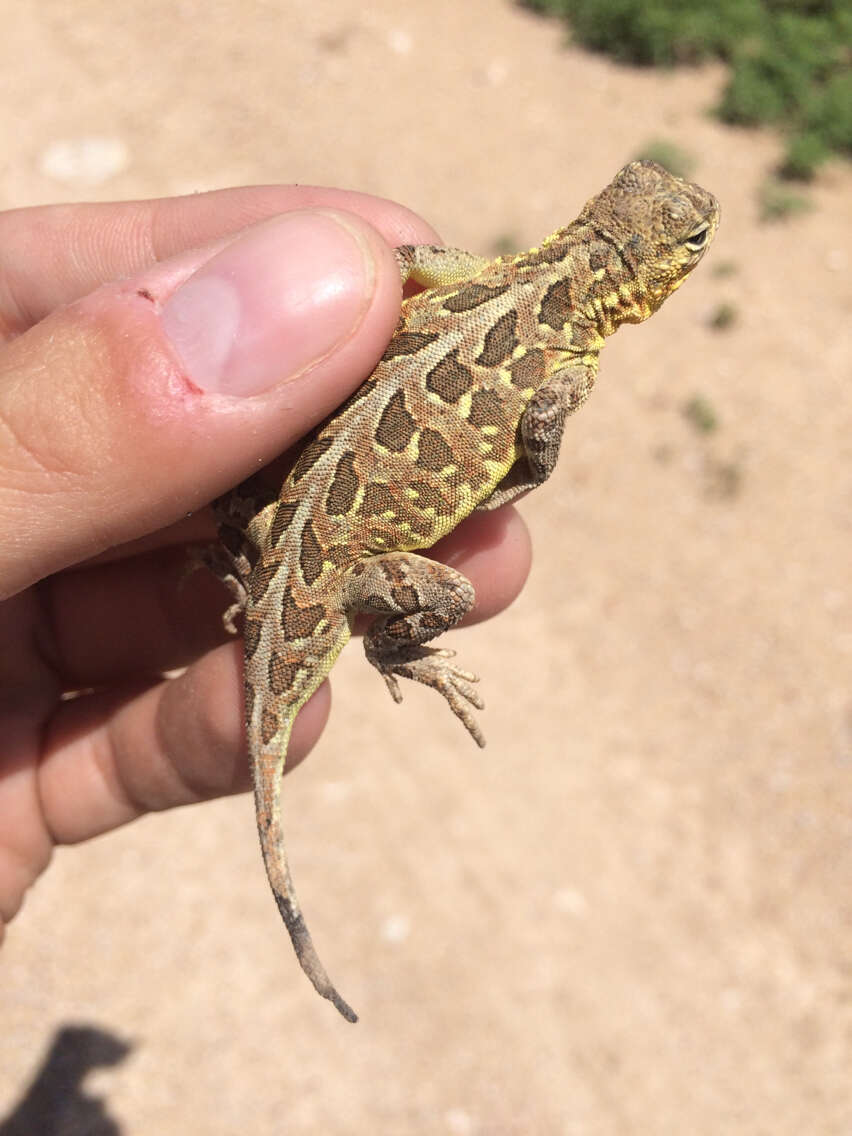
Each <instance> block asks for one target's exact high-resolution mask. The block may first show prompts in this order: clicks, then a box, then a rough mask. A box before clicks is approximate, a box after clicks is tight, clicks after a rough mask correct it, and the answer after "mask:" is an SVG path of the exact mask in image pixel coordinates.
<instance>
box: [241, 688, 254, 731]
mask: <svg viewBox="0 0 852 1136" xmlns="http://www.w3.org/2000/svg"><path fill="white" fill-rule="evenodd" d="M243 692H244V694H245V719H246V723H247V724H248V723H250V722H251V720H252V716H253V714H254V687H253V686H252V685H251V683H250V682H249V681H248V679H246V681H245V682H244V683H243Z"/></svg>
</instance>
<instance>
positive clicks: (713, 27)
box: [522, 0, 852, 179]
mask: <svg viewBox="0 0 852 1136" xmlns="http://www.w3.org/2000/svg"><path fill="white" fill-rule="evenodd" d="M522 2H523V3H525V4H526V6H527V7H529V8H533V9H535V10H537V11H542V12H545V11H546V12H552V13H555V14H557V15H560V16H561V17H562V18H564V19H565V20H567V21H568V22H569V24H570V26H571V28H572V30H573V33H574V36H575V37H576V39H577V41H578V42H579V43H582V44H584V45H585V46H586V47H590V48H593V49H595V50H597V51H604V52H606V53H607V54H608V55H611V56H613V57H614V58H615V59H618V60H620V61H622V62H627V63H639V64H647V65H655V66H671V65H673V64H676V63H696V62H699V61H700V60H702V59H708V58H713V57H715V58H721V59H724V60H727V61H728V62H729V64H730V66H731V74H730V78H729V81H728V84H727V87H726V89H725V91H724V93H723V95H722V99H721V102H720V103H719V106H718V107H717V108H716V111H717V113H718V115H719V117H720V118H722V119H723V121H725V122H730V123H738V124H741V125H757V124H759V123H770V124H774V125H777V126H779V127H781V128H783V130H784V131H785V133H786V134H787V136H788V148H787V153H786V157H785V159H784V161H783V164H782V166H781V172H782V173H783V175H784V176H787V177H795V178H803V179H807V178H809V177H812V176H813V173H814V171H815V169H816V168H817V166H818V165H819V164H820V163H821V162H823V161H824V160H825V159H826V158H827V157H828V156H830V155H831V154H832V153H839V154H842V155H845V156H852V67H850V62H852V2H850V0H716V2H715V3H710V2H709V0H522Z"/></svg>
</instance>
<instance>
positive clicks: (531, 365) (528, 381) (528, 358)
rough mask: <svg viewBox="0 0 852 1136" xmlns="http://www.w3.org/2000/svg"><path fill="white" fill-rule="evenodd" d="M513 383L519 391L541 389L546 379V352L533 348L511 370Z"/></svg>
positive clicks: (516, 361) (517, 360) (515, 362)
mask: <svg viewBox="0 0 852 1136" xmlns="http://www.w3.org/2000/svg"><path fill="white" fill-rule="evenodd" d="M509 371H510V373H511V375H512V383H513V384H514V386H516V387H518V389H519V390H527V389H528V388H529V387H534V388H537V387H540V386H541V384H542V383H543V382H544V379H545V367H544V352H543V351H542V350H541V348H539V347H531V348H530V350H529V351H526V352H524V354H523V355H521V356H520V357H519V358H518V359H516V360H515V361H514V363H513V364H512V365H511V367H510V368H509Z"/></svg>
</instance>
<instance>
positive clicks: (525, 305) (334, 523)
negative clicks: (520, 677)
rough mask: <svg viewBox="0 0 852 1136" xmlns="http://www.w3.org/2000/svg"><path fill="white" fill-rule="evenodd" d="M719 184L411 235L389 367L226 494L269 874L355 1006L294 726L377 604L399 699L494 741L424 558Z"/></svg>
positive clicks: (498, 497)
mask: <svg viewBox="0 0 852 1136" xmlns="http://www.w3.org/2000/svg"><path fill="white" fill-rule="evenodd" d="M718 218H719V209H718V205H717V203H716V201H715V199H714V198H713V197H712V196H711V195H710V194H709V193H707V192H706V191H705V190H703V189H701V188H700V187H699V186H696V185H691V184H689V183H688V182H684V181H682V180H681V179H680V178H676V177H673V176H672V175H671V174H669V173H667V172H666V171H665V170H664V169H663V168H662V167H661V166H658V165H657V164H656V163H654V162H648V161H643V162H633V163H631V164H630V165H628V166H626V167H625V168H624V169H623V170H621V172H620V173H619V174H618V175H617V176H616V178H615V179H614V180H613V182H612V183H611V184H610V185H609V186H607V188H606V189H604V190H603V191H602V192H601V193H600V194H598V196H597V197H594V198H592V200H591V201H589V202H588V203H587V205H586V206H585V208H584V209H583V211H582V212H581V213H580V216H579V217H578V218H577V220H576V221H574V222H573V223H572V224H570V225H568V226H567V227H566V228H564V229H559V230H558V231H557V232H555V233H553V234H552V236H550V237H548V238H547V239H546V240H545V241H544V242H543V243H542V245H541V246H540V247H539V248H534V249H531V250H530V251H529V252H526V253H522V254H520V255H518V256H508V257H499V258H498V259H496V260H490V261H489V260H486V259H483V258H480V257H475V256H472V255H471V254H469V253H465V252H461V251H459V250H457V249H446V248H435V247H431V246H417V247H415V246H406V247H404V248H401V249H399V250H398V259H399V263H400V269H401V272H402V276H403V280H405V279H408V278H409V277H411V278H413V279H414V280H416V281H417V282H418V283H420V284H422V285H424V286H425V288H426V290H425V291H422V292H420V293H419V294H417V295H415V296H412V297H411V298H410V299H407V300H405V301H404V303H403V306H402V315H401V318H400V321H399V325H398V327H397V330H396V332H395V334H394V336H393V338H392V340H391V342H390V344H389V345H388V348H387V350H386V351H385V354H384V356H383V357H382V359H381V361H380V363H379V365H378V366H377V367H376V369H375V371H374V372H373V373H372V375H370V377H369V378H368V379H367V381H366V382H365V383H363V384H362V386H361V387H360V388H359V389H358V390H357V391H356V392H355V394H354V395H353V396H352V397H351V398H350V399H349V401H348V402H347V403H346V405H345V406H343V407H342V408H341V409H340V410H339V411H338V412H337V413H336V414H335V415H333V416H332V417H331V419H330V420H329V421H328V422H327V423H325V424H324V425H323V426H322V427H320V428H319V429H318V430H317V431H315V432H314V434H313V436H312V437H311V438H310V439H309V440H308V441H307V443H306V445H305V446H304V448H303V449H302V451H301V453H300V455H299V457H298V459H297V460H296V463H295V465H294V466H293V468H292V470H291V472H290V474H289V476H288V477H287V479H286V480H285V482H284V484H283V486H282V487H281V492H280V494H278V495H277V496H275V497H272V496H271V495H270V494H269V493H268V492H265V491H263V490H260V491H258V490H257V488H256V483H255V482H247V483H245V484H244V485H243V486H240V487H238V488H237V489H235V490H233V491H232V492H231V493H229V494H227V495H226V496H225V497H223V498H220V500H219V501H217V502H216V511H217V515H218V519H219V523H220V538H221V542H222V543H221V547H217V549H216V550H215V553H214V554H213V555H212V556H211V558H210V566H211V567H212V568H213V569H214V571H216V572H217V573H218V574H219V575H220V576H221V577H222V578H223V579H224V580H225V581H226V582H227V583H228V584H229V586H230V588H231V590H232V592H233V594H234V598H235V603H234V605H233V606H232V608H231V609H230V610H229V612H228V613H227V615H226V623H227V625H228V626H229V627H231V628H232V629H233V617H234V615H235V614H236V613H237V612H238V611H240V610H242V611H243V614H244V636H245V699H246V728H247V731H248V739H249V751H250V754H251V763H252V770H253V777H254V787H255V802H256V808H257V825H258V831H259V833H260V843H261V848H262V851H263V859H264V863H265V865H266V871H267V875H268V877H269V882H270V885H271V887H272V892H273V894H274V896H275V899H276V902H277V904H278V908H279V911H280V912H281V915H282V917H283V919H284V922H285V924H286V925H287V929H288V931H289V932H290V936H291V939H292V941H293V945H294V947H295V950H296V954H297V956H298V958H299V962H300V963H301V965H302V967H303V968H304V970H305V972H306V973H307V975H308V977H309V978H310V979H311V982H313V984H314V986H315V987H316V989H317V991H318V992H319V993H320V994H322V995H323V997H325V998H328V999H330V1000H331V1001H332V1002H333V1003H334V1005H335V1006H336V1007H337V1009H338V1010H339V1011H340V1012H341V1014H343V1016H344V1017H345V1018H346V1019H347V1020H349V1021H356V1020H357V1019H356V1016H355V1014H354V1012H353V1011H352V1010H351V1008H350V1007H349V1006H348V1005H347V1004H346V1002H344V1001H343V999H342V998H341V997H340V995H339V994H338V993H337V991H336V990H335V988H334V986H333V985H332V983H331V981H330V980H329V978H328V975H327V974H326V972H325V969H324V968H323V966H322V963H321V962H320V960H319V958H318V957H317V954H316V951H315V950H314V946H313V943H312V941H311V937H310V934H309V933H308V930H307V927H306V926H305V922H304V919H303V918H302V914H301V911H300V909H299V904H298V901H297V899H296V895H295V892H294V890H293V885H292V882H291V879H290V873H289V869H288V865H287V857H286V853H285V849H284V839H283V832H282V824H281V810H280V786H281V775H282V772H283V768H284V761H285V757H286V753H287V745H288V741H289V737H290V729H291V727H292V724H293V720H294V718H295V717H296V714H297V713H298V712H299V710H300V708H301V707H302V706H303V705H304V704H305V702H306V701H307V700H308V698H310V696H311V695H312V694H313V692H314V691H315V690H316V689H317V687H318V686H319V684H320V683H321V682H322V680H323V679H324V677H325V676H326V675H327V674H328V672H329V670H330V668H331V666H332V665H333V663H334V661H335V659H336V658H337V656H338V654H339V653H340V651H341V649H342V647H343V646H344V644H345V643H346V641H347V640H348V639H349V635H350V631H351V627H352V623H353V620H354V618H355V616H356V615H357V614H358V613H359V612H368V613H370V614H373V615H374V616H375V617H376V618H375V619H374V621H373V623H372V625H371V628H370V630H369V631H368V633H367V635H366V637H365V649H366V653H367V658H368V659H369V661H370V662H371V663H372V664H373V665H374V666H375V667H376V668H377V669H378V670H379V671H380V673H381V674H382V675H383V676H384V678H385V681H386V683H387V685H388V688H389V690H390V692H391V694H392V696H393V697H394V699H395V700H396V701H399V700H400V698H401V695H400V692H399V686H398V678H399V677H404V678H411V679H414V680H415V681H417V682H422V683H425V684H427V685H429V686H432V687H434V688H435V689H437V690H438V691H440V693H441V694H443V695H444V697H445V698H446V699H447V701H448V702H449V704H450V707H451V708H452V710H453V712H454V713H455V714H456V715H457V716H458V717H459V718H460V719H461V721H462V722H463V723H464V725H465V726H466V728H467V729H468V731H469V732H470V733H471V735H472V736H473V738H474V739H475V740H476V741H477V742H478V744H479V745H484V738H483V736H482V733H481V731H480V729H479V726H478V725H477V723H476V721H475V719H474V717H473V713H472V710H471V707H475V708H477V709H479V708H481V707H482V703H481V701H480V699H479V697H478V695H477V694H476V692H475V691H474V688H473V685H472V684H473V683H474V682H475V681H476V678H475V676H473V675H471V674H469V673H467V672H466V671H464V670H461V669H459V668H458V667H456V666H455V665H453V664H452V663H451V662H450V657H451V654H452V653H451V652H447V651H438V650H435V649H434V648H431V647H429V646H426V644H427V643H428V641H429V640H431V639H433V638H434V637H435V636H437V635H439V634H440V633H441V632H442V631H445V630H447V629H448V628H450V627H453V626H454V625H455V624H456V623H458V622H459V620H460V619H461V618H462V617H463V615H464V614H465V612H466V611H468V610H469V608H470V607H471V605H472V604H473V601H474V594H473V588H472V587H471V585H470V583H469V582H468V581H467V580H466V579H465V578H464V577H463V576H462V575H461V574H460V573H458V572H456V571H454V570H453V569H451V568H448V567H445V566H444V565H441V564H437V563H436V562H434V561H432V560H429V559H427V558H426V557H423V556H418V555H415V553H414V550H415V549H426V548H430V547H431V546H432V545H433V544H434V543H435V541H437V540H439V539H440V538H441V537H442V536H445V535H446V534H447V533H448V532H450V531H451V530H452V529H454V528H455V526H456V525H457V524H458V523H459V522H460V521H462V520H463V519H464V518H465V517H466V516H468V514H469V513H471V512H472V511H473V510H474V509H491V508H496V507H497V506H499V505H503V504H506V503H507V502H509V501H513V500H515V499H517V498H518V497H520V496H521V495H522V494H523V493H525V492H527V491H528V490H530V489H532V488H534V487H535V486H536V485H539V484H541V482H543V481H545V480H546V479H547V478H548V477H549V476H550V474H551V472H552V471H553V468H554V466H555V464H556V459H557V456H558V453H559V445H560V442H561V439H562V432H563V428H564V426H565V421H566V418H567V417H568V415H570V414H572V413H573V412H574V411H575V410H577V408H578V407H579V406H580V405H581V404H582V403H583V402H584V401H585V399H586V398H587V396H588V394H589V392H590V391H591V389H592V386H593V384H594V381H595V376H596V374H597V368H598V356H599V353H600V349H601V347H602V345H603V342H604V339H605V338H606V336H607V335H611V334H612V333H613V332H614V331H615V330H616V329H617V328H618V327H619V325H620V324H622V323H639V322H640V321H641V320H644V319H646V318H647V317H648V316H650V315H651V314H652V313H653V312H655V311H656V310H657V308H659V307H660V305H661V304H662V302H663V301H664V300H665V299H666V297H667V296H670V295H671V294H672V292H674V291H675V289H677V288H678V287H680V285H681V284H682V283H683V281H684V279H685V278H686V276H687V275H688V274H689V273H690V272H691V271H692V269H693V268H694V267H695V266H696V264H697V263H698V262H699V260H700V259H701V257H702V256H703V254H704V252H705V250H706V249H707V247H708V246H709V244H710V242H711V240H712V239H713V235H714V233H715V231H716V226H717V223H718Z"/></svg>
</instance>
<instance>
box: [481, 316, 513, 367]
mask: <svg viewBox="0 0 852 1136" xmlns="http://www.w3.org/2000/svg"><path fill="white" fill-rule="evenodd" d="M517 324H518V313H517V312H516V311H515V310H514V308H513V309H511V310H510V311H508V312H506V313H505V314H504V315H502V316H500V318H499V319H498V320H497V322H496V323H495V324H494V326H493V327H490V328H489V329H488V331H487V332H486V333H485V340H484V342H483V345H482V350H481V351H480V353H479V357H478V358H477V360H476V361H477V363H481V364H482V366H483V367H497V366H499V365H500V363H502V362H503V360H504V359H508V358H509V356H510V355H511V354H512V352H513V351H514V350H515V348H516V347H517V345H518V336H517Z"/></svg>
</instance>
